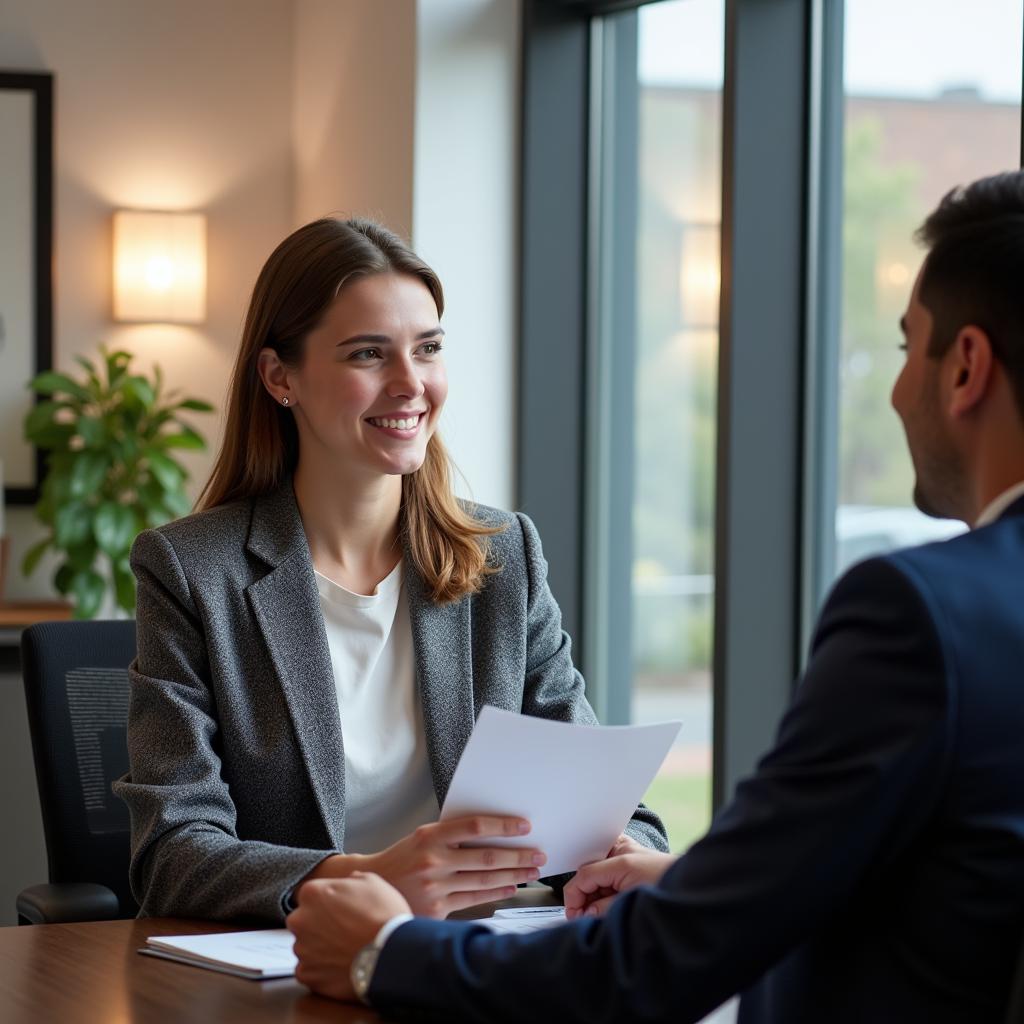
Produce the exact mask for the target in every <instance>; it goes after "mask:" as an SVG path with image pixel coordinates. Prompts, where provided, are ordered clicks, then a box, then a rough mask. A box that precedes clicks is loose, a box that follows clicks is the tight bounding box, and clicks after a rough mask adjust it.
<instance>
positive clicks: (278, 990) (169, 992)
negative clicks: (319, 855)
mask: <svg viewBox="0 0 1024 1024" xmlns="http://www.w3.org/2000/svg"><path fill="white" fill-rule="evenodd" d="M552 902H553V900H552V897H551V894H550V891H549V890H547V889H527V890H523V891H522V892H521V894H520V895H519V896H516V897H514V898H513V899H511V900H504V901H502V902H501V903H494V904H486V905H485V906H482V907H476V908H474V910H473V911H470V912H465V913H461V914H459V915H457V916H459V917H489V916H490V915H491V913H493V911H494V910H495V909H496V908H498V907H502V906H522V905H524V904H530V905H544V904H550V903H552ZM237 930H238V929H237V928H232V927H230V926H225V925H222V924H212V923H210V922H208V921H183V920H180V919H176V918H159V917H149V918H144V919H142V920H133V921H94V922H88V923H83V924H42V925H29V926H25V927H21V928H0V1019H2V1020H3V1024H49V1022H51V1021H53V1022H55V1024H192V1022H196V1021H202V1022H205V1021H210V1022H216V1024H230V1022H234V1021H237V1022H239V1024H263V1022H274V1024H280V1022H287V1024H312V1022H314V1021H331V1022H333V1024H378V1022H380V1021H381V1020H382V1019H383V1018H381V1017H379V1016H378V1015H377V1014H376V1013H374V1012H373V1011H372V1010H368V1009H366V1008H365V1007H359V1006H351V1005H349V1004H347V1003H338V1002H335V1001H334V1000H332V999H323V998H321V997H320V996H314V995H313V994H311V993H310V991H309V990H308V989H306V988H304V987H303V986H302V985H300V984H299V983H298V982H297V981H295V980H294V979H293V978H278V979H275V980H273V981H247V980H246V979H244V978H235V977H232V976H231V975H229V974H221V973H219V972H217V971H208V970H205V969H203V968H201V967H192V966H189V965H187V964H177V963H173V962H172V961H169V960H160V959H157V958H156V957H149V956H141V955H140V954H139V953H138V952H137V950H138V948H139V947H140V946H141V945H143V943H144V942H145V940H146V939H147V938H148V937H149V936H150V935H159V934H163V935H189V934H192V935H196V934H205V933H209V932H218V931H221V932H222V931H237Z"/></svg>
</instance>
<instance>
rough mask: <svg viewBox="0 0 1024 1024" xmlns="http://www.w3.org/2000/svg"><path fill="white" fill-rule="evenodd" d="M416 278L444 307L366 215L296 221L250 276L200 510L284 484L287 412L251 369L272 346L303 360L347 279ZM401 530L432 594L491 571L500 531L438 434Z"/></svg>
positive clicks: (411, 487) (412, 486)
mask: <svg viewBox="0 0 1024 1024" xmlns="http://www.w3.org/2000/svg"><path fill="white" fill-rule="evenodd" d="M388 272H391V273H398V274H410V275H412V276H414V277H416V278H418V279H419V280H420V281H422V282H423V283H424V284H425V285H426V287H427V289H428V290H429V291H430V294H431V295H432V296H433V298H434V302H435V304H436V305H437V315H438V316H441V314H442V313H443V312H444V292H443V291H442V289H441V282H440V280H439V279H438V277H437V275H436V274H435V273H434V272H433V270H431V269H430V267H428V266H427V265H426V263H424V262H423V261H422V260H421V259H420V258H419V257H418V256H417V255H416V254H415V253H414V252H412V250H411V249H409V247H408V246H407V245H406V244H405V243H404V242H403V241H402V240H401V239H400V238H399V237H398V236H397V235H395V234H393V233H392V232H390V231H388V230H387V229H386V228H384V227H381V226H380V225H379V224H375V223H373V222H372V221H366V220H333V219H330V218H324V219H322V220H317V221H314V222H313V223H312V224H307V225H306V226H305V227H302V228H299V230H298V231H295V232H293V233H292V234H291V235H289V236H288V237H287V238H286V239H285V240H284V241H283V242H282V243H281V244H280V245H279V246H278V247H277V248H276V249H275V250H274V251H273V252H272V253H271V254H270V258H269V259H268V260H267V262H266V264H264V267H263V269H262V270H261V271H260V275H259V277H258V278H257V279H256V286H255V288H254V289H253V293H252V300H251V301H250V303H249V311H248V313H247V315H246V318H245V328H244V329H243V332H242V343H241V346H240V348H239V351H238V358H237V359H236V361H235V368H234V371H233V373H232V378H231V390H230V396H229V399H228V413H227V421H226V423H225V427H224V440H223V443H222V444H221V449H220V452H219V453H218V455H217V461H216V462H215V463H214V467H213V472H212V473H211V474H210V479H209V480H208V481H207V482H206V486H205V487H204V488H203V491H202V494H201V495H200V496H199V503H198V507H199V508H200V509H208V508H214V507H215V506H217V505H223V504H226V503H227V502H230V501H237V500H240V499H245V498H253V497H256V496H258V495H261V494H267V493H268V492H270V491H273V490H276V489H277V488H279V487H281V486H282V485H283V484H284V483H285V482H286V481H287V480H289V479H290V478H291V476H292V474H293V473H294V472H295V467H296V465H297V463H298V457H299V435H298V430H297V429H296V426H295V420H294V418H293V415H292V412H291V410H289V409H285V408H283V407H282V406H280V405H279V404H278V403H277V402H275V401H274V400H273V398H271V396H270V395H269V394H268V393H267V390H266V388H265V387H264V386H263V381H262V380H261V379H260V375H259V372H258V369H257V360H258V357H259V353H260V350H261V349H263V348H272V349H273V350H274V351H275V352H276V353H277V355H278V358H279V359H280V360H281V362H282V363H284V364H285V365H286V366H299V365H300V364H301V362H302V357H303V347H304V344H305V339H306V336H307V335H308V334H309V332H310V331H311V330H313V328H314V327H316V325H317V324H318V323H319V322H320V319H321V318H322V317H323V315H324V313H325V312H326V311H327V308H328V306H330V304H331V303H332V302H333V301H334V299H335V298H336V297H337V295H338V293H339V291H340V290H341V289H342V288H343V287H344V286H345V284H346V283H348V282H349V281H352V280H353V279H355V278H358V277H365V276H367V275H369V274H382V273H388ZM400 528H401V529H402V530H403V531H404V533H405V537H406V544H407V548H408V551H409V554H410V556H411V558H412V560H413V562H414V563H415V567H416V568H417V569H418V570H419V572H420V575H421V576H422V577H423V579H424V581H425V582H426V584H427V588H428V590H429V591H430V593H431V596H432V598H433V600H434V601H436V602H438V603H445V602H448V601H457V600H459V598H462V597H465V596H466V595H467V594H472V593H474V592H475V591H477V590H479V589H480V586H481V585H482V583H483V581H484V578H485V577H486V576H488V575H490V574H491V573H493V572H497V571H498V570H497V568H496V567H495V566H493V565H491V564H490V563H489V560H488V554H489V545H488V542H487V538H488V537H489V536H490V535H491V534H494V533H498V532H500V530H499V529H496V528H494V527H489V526H485V525H484V524H483V523H481V522H479V521H478V520H476V519H474V518H473V517H472V516H470V515H469V514H468V513H467V512H466V511H465V510H464V509H463V508H462V506H461V505H460V504H459V502H458V500H457V499H456V497H455V495H454V493H453V491H452V485H451V462H450V459H449V456H448V453H447V451H446V449H445V447H444V445H443V443H442V442H441V438H440V435H438V434H437V433H436V432H435V433H434V435H433V436H432V437H431V438H430V440H429V441H428V442H427V451H426V457H425V459H424V461H423V465H422V466H421V467H420V468H419V469H418V470H416V471H415V472H414V473H409V474H407V475H405V476H403V477H402V510H401V521H400Z"/></svg>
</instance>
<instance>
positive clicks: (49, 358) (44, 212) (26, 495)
mask: <svg viewBox="0 0 1024 1024" xmlns="http://www.w3.org/2000/svg"><path fill="white" fill-rule="evenodd" d="M0 91H4V92H7V91H19V92H27V93H30V94H31V96H32V111H33V116H32V140H31V149H32V185H33V195H32V209H33V241H34V251H33V252H32V254H31V256H30V258H31V260H32V271H33V272H32V275H31V280H32V288H33V295H32V298H31V308H32V312H33V326H34V335H35V337H34V339H32V341H31V342H30V345H31V346H32V348H34V351H35V359H34V370H33V372H34V373H41V372H42V371H43V370H49V369H52V367H53V75H52V74H51V73H50V72H42V71H0ZM26 383H27V382H26ZM35 400H36V402H38V401H39V400H40V398H39V396H37V397H36V399H35ZM17 440H20V438H18V439H15V440H14V441H13V442H12V443H17ZM25 444H28V442H25ZM32 462H33V465H34V467H35V479H34V480H33V481H32V482H31V483H30V484H28V485H27V486H22V485H20V482H19V485H18V486H6V479H5V486H4V495H3V498H4V504H6V505H34V504H35V503H36V502H37V501H38V500H39V485H40V482H41V480H42V478H43V472H44V460H43V454H42V452H40V451H39V450H38V449H36V450H35V452H34V458H33V460H32Z"/></svg>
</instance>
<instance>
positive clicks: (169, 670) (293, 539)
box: [116, 220, 667, 922]
mask: <svg viewBox="0 0 1024 1024" xmlns="http://www.w3.org/2000/svg"><path fill="white" fill-rule="evenodd" d="M443 310H444V299H443V293H442V289H441V284H440V282H439V281H438V279H437V276H436V275H435V274H434V273H433V271H432V270H430V268H429V267H427V266H426V264H424V263H423V262H422V261H421V260H420V259H419V258H418V257H417V256H416V255H415V254H414V253H412V252H411V251H410V250H409V249H408V247H407V246H406V245H405V244H404V243H403V242H402V241H401V240H400V239H398V238H397V237H396V236H395V235H393V234H391V233H390V232H389V231H387V230H385V229H384V228H382V227H380V226H379V225H376V224H372V223H370V222H367V221H335V220H320V221H316V222H314V223H312V224H309V225H307V226H306V227H304V228H301V229H299V230H298V231H296V232H295V233H294V234H292V235H291V236H289V237H288V238H287V239H285V241H284V242H282V243H281V245H280V246H278V248H277V249H276V250H275V251H274V253H273V254H272V255H271V256H270V258H269V260H268V261H267V263H266V265H265V266H264V268H263V270H262V272H261V273H260V276H259V278H258V280H257V282H256V287H255V289H254V292H253V298H252V302H251V304H250V308H249V314H248V317H247V319H246V324H245V329H244V332H243V336H242V344H241V347H240V350H239V354H238V359H237V362H236V365H235V371H234V378H233V382H232V387H231V396H230V405H229V409H228V416H227V426H226V430H225V439H224V443H223V447H222V450H221V453H220V455H219V457H218V461H217V464H216V466H215V468H214V471H213V475H212V477H211V479H210V481H209V483H208V484H207V486H206V489H205V491H204V495H203V499H202V508H203V510H202V511H201V512H199V513H198V514H196V515H194V516H190V517H188V518H186V519H183V520H180V521H178V522H177V523H173V524H171V525H170V526H167V527H163V528H161V529H160V530H155V531H148V532H146V533H144V534H142V535H141V536H140V537H139V538H138V540H137V541H136V544H135V548H134V550H133V554H132V566H133V569H134V570H135V573H136V576H137V578H138V581H139V599H138V643H139V652H138V659H137V661H136V663H135V665H134V666H133V670H132V687H133V690H132V703H131V712H130V719H129V730H128V739H129V754H130V763H131V771H130V773H129V774H128V775H127V776H126V777H125V779H124V780H122V781H121V782H120V783H118V784H117V785H116V789H117V792H118V793H119V794H120V795H121V796H122V797H123V798H124V799H125V800H126V801H127V803H128V805H129V807H130V808H131V811H132V837H133V843H132V846H133V849H132V867H131V872H132V887H133V891H134V892H135V895H136V897H137V899H138V901H139V904H140V906H141V907H142V912H143V913H144V914H161V915H174V916H190V917H216V918H224V919H232V918H234V919H237V918H248V919H253V918H256V919H260V920H267V921H278V922H279V921H281V920H282V919H283V917H284V914H285V913H286V911H287V910H288V909H289V908H290V907H291V906H292V905H293V902H294V901H295V900H297V899H300V898H301V886H302V883H303V882H305V881H306V880H308V879H311V878H321V877H331V878H339V877H344V876H346V875H349V874H351V873H352V872H353V871H357V870H358V871H370V872H374V873H376V874H379V875H381V876H383V877H384V878H386V879H388V880H389V881H390V882H392V884H394V885H395V886H396V887H397V888H399V889H400V890H401V891H402V893H403V894H404V895H405V897H406V899H407V900H408V901H409V903H410V905H411V906H412V907H413V909H414V910H415V911H416V912H417V913H422V914H430V915H434V916H444V915H446V914H448V913H449V912H451V911H452V910H456V909H460V908H462V907H467V906H472V905H473V904H476V903H479V902H482V901H484V900H488V899H496V898H500V897H501V896H503V895H507V894H509V893H510V892H512V891H514V887H515V885H516V884H518V883H521V882H525V881H529V880H531V879H535V878H537V877H539V876H540V875H541V874H542V872H541V867H542V865H543V864H544V861H545V856H544V852H543V851H542V850H529V849H526V850H520V849H515V850H513V849H507V848H499V847H490V848H488V847H486V846H484V847H482V848H481V847H479V846H474V847H473V848H462V846H461V844H462V843H463V842H464V841H466V840H469V839H473V840H474V841H475V843H476V844H479V843H480V842H481V841H482V842H484V843H486V841H487V839H488V837H492V836H494V837H497V836H503V835H512V834H518V833H523V832H526V831H528V830H529V824H528V823H527V822H523V821H521V820H520V819H518V818H515V817H500V816H498V817H479V816H477V817H472V818H462V819H457V820H452V821H447V822H445V823H444V824H441V823H438V821H437V818H438V814H439V806H440V804H441V803H442V802H443V800H444V797H445V793H446V792H447V789H448V785H449V782H450V781H451V777H452V774H453V772H454V770H455V766H456V764H457V763H458V760H459V757H460V755H461V753H462V749H463V747H464V746H465V743H466V741H467V739H468V738H469V734H470V732H471V731H472V728H473V723H474V720H475V718H476V715H477V713H478V712H479V710H480V708H481V707H482V706H483V705H484V704H491V705H495V706H497V707H500V708H505V709H507V710H511V711H517V712H522V713H524V714H533V715H538V716H541V717H544V718H551V719H559V720H562V721H572V722H581V723H587V724H593V723H594V722H595V718H594V714H593V712H592V711H591V709H590V706H589V705H588V704H587V701H586V698H585V696H584V693H583V680H582V679H581V678H580V675H579V673H578V672H577V671H576V670H575V668H574V667H573V664H572V659H571V656H570V641H569V638H568V637H567V636H566V634H565V633H564V632H563V631H562V628H561V616H560V614H559V611H558V607H557V605H556V604H555V602H554V599H553V597H552V596H551V593H550V590H549V589H548V585H547V580H546V570H547V565H546V563H545V561H544V557H543V554H542V553H541V548H540V541H539V538H538V537H537V533H536V530H535V529H534V527H533V524H532V523H531V522H530V520H529V519H527V518H526V517H525V516H523V515H521V514H516V515H511V514H508V513H505V512H501V511H498V510H496V509H490V508H485V507H483V506H480V505H472V504H469V503H465V502H460V501H459V500H457V499H456V498H455V496H454V494H453V492H452V489H451V484H450V475H451V474H450V467H449V460H448V455H447V453H446V452H445V449H444V447H443V445H442V443H441V439H440V436H439V435H438V432H437V423H438V418H439V416H440V414H441V410H442V408H443V406H444V402H445V399H446V397H447V392H448V381H447V375H446V372H445V367H444V361H443V357H442V339H443V336H444V331H443V329H442V328H441V325H440V318H441V315H442V313H443ZM627 832H628V833H629V834H630V835H631V836H632V837H633V838H634V839H636V840H638V841H640V842H641V843H644V844H645V845H647V846H652V847H654V848H657V849H665V848H666V847H667V843H666V840H665V835H664V829H663V827H662V825H661V822H660V820H659V819H658V817H657V815H655V814H653V813H652V812H651V811H649V810H647V809H646V808H644V807H642V806H641V807H639V808H637V811H636V813H635V814H634V816H633V819H632V821H631V822H630V823H629V825H628V826H627ZM552 881H556V882H557V881H561V880H552Z"/></svg>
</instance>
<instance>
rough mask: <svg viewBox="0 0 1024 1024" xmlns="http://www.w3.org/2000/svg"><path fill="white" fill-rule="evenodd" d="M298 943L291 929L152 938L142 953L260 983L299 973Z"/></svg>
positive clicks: (153, 936)
mask: <svg viewBox="0 0 1024 1024" xmlns="http://www.w3.org/2000/svg"><path fill="white" fill-rule="evenodd" d="M294 943H295V936H294V935H292V933H291V932H290V931H288V929H287V928H265V929H261V930H259V931H251V932H220V933H218V934H215V935H152V936H150V937H149V938H148V939H147V940H146V945H145V946H144V947H143V948H142V949H140V950H139V952H140V953H147V954H149V955H150V956H158V957H163V958H164V959H167V960H177V961H178V962H179V963H185V964H193V965H194V966H196V967H206V968H208V969H210V970H213V971H224V972H225V973H226V974H235V975H238V976H240V977H243V978H253V979H256V980H259V979H262V978H285V977H289V976H290V975H292V974H294V973H295V966H296V964H297V963H298V960H297V959H296V957H295V953H294V952H293V951H292V946H293V945H294Z"/></svg>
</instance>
